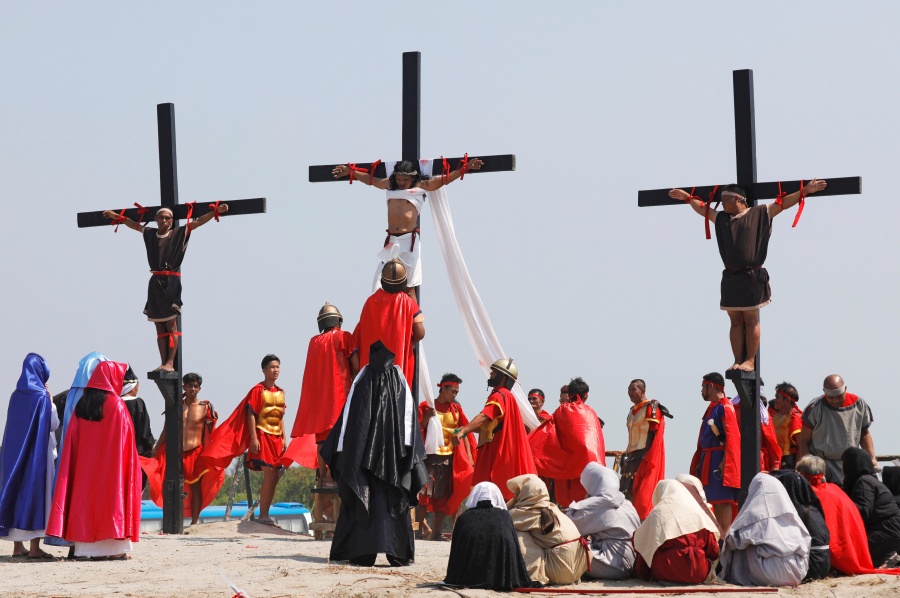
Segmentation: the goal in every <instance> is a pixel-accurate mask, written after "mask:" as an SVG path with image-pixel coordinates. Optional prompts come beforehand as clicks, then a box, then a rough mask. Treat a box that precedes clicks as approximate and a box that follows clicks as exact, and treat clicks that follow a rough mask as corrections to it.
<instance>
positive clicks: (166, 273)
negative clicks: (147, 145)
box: [103, 203, 228, 372]
mask: <svg viewBox="0 0 900 598" xmlns="http://www.w3.org/2000/svg"><path fill="white" fill-rule="evenodd" d="M227 211H228V204H224V203H223V204H217V205H216V209H214V210H210V211H209V212H207V213H206V214H204V215H202V216H200V217H199V218H197V219H196V220H193V221H191V222H188V224H187V226H175V227H173V226H172V221H173V218H174V214H173V213H172V210H170V209H169V208H160V209H159V210H157V211H156V216H155V218H154V220H156V226H158V227H159V228H153V227H150V226H141V225H140V224H139V223H137V222H135V221H134V220H132V219H131V218H128V217H125V216H124V215H122V216H120V215H119V214H117V213H116V212H114V211H112V210H106V211H105V212H103V215H104V216H105V217H106V218H109V219H110V220H112V221H113V224H116V225H118V224H124V225H125V226H127V227H128V228H130V229H131V230H134V231H137V232H139V233H141V234H142V235H143V236H144V246H145V247H146V249H147V262H148V263H149V264H150V273H151V275H152V276H151V277H150V284H149V286H148V288H147V304H146V305H145V306H144V313H145V314H146V315H147V319H148V320H150V321H151V322H153V323H154V324H156V344H157V346H158V347H159V359H160V361H161V363H162V365H160V366H159V367H158V368H156V369H157V370H164V371H168V372H171V371H173V370H174V369H175V354H176V353H177V352H178V337H179V336H181V333H180V332H178V316H179V315H180V314H181V305H182V303H181V262H182V261H183V260H184V253H185V251H186V250H187V244H188V240H189V239H190V234H191V231H193V230H195V229H197V228H200V227H201V226H203V225H204V224H206V223H207V222H209V221H210V220H212V219H213V217H215V216H216V215H217V214H224V213H225V212H227Z"/></svg>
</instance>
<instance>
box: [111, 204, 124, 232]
mask: <svg viewBox="0 0 900 598" xmlns="http://www.w3.org/2000/svg"><path fill="white" fill-rule="evenodd" d="M124 222H125V208H122V211H121V212H119V215H118V216H116V217H115V218H113V220H112V222H110V224H112V225H113V226H115V227H116V228H114V229H113V232H114V233H117V232H119V225H120V224H122V223H124Z"/></svg>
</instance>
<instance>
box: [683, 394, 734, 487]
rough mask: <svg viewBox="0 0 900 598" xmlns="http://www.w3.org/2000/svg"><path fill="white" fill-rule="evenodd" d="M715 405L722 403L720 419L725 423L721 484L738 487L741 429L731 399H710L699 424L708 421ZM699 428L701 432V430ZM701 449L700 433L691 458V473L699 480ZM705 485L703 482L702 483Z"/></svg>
mask: <svg viewBox="0 0 900 598" xmlns="http://www.w3.org/2000/svg"><path fill="white" fill-rule="evenodd" d="M716 405H722V408H723V411H724V413H723V414H722V421H723V422H724V423H725V471H724V476H723V479H722V485H723V486H725V487H727V488H740V487H741V429H740V427H739V426H738V423H737V416H736V415H735V413H734V411H735V409H734V405H732V404H731V399H729V398H728V397H723V398H722V399H720V400H718V401H711V402H710V403H709V407H707V408H706V413H704V414H703V423H702V424H700V425H701V426H705V425H706V422H707V421H709V415H710V413H712V410H713V409H715V408H716ZM702 430H703V429H702V428H701V432H702ZM701 453H702V451H701V448H700V435H699V434H698V436H697V451H696V452H695V453H694V458H693V459H691V469H690V471H691V475H694V476H696V477H697V478H700V480H701V482H702V481H703V478H702V476H701V475H698V474H699V473H700V472H699V467H700V455H701ZM704 485H705V484H704Z"/></svg>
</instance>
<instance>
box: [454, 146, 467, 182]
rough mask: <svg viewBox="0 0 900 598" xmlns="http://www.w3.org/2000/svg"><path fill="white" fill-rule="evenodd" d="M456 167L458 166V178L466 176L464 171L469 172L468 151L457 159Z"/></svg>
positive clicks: (461, 178)
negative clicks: (460, 158) (457, 164)
mask: <svg viewBox="0 0 900 598" xmlns="http://www.w3.org/2000/svg"><path fill="white" fill-rule="evenodd" d="M457 168H459V180H463V179H464V178H466V173H467V172H469V152H466V153H465V154H463V158H462V160H460V161H459V166H458V167H457Z"/></svg>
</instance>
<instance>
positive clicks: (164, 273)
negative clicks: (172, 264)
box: [150, 270, 181, 276]
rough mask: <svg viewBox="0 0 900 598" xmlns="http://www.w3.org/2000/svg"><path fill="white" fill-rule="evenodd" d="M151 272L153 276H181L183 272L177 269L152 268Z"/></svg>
mask: <svg viewBox="0 0 900 598" xmlns="http://www.w3.org/2000/svg"><path fill="white" fill-rule="evenodd" d="M150 274H152V275H153V276H181V272H176V271H175V270H151V271H150Z"/></svg>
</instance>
